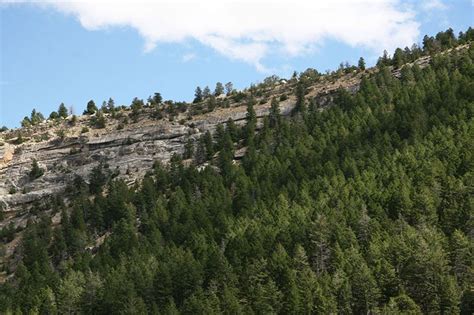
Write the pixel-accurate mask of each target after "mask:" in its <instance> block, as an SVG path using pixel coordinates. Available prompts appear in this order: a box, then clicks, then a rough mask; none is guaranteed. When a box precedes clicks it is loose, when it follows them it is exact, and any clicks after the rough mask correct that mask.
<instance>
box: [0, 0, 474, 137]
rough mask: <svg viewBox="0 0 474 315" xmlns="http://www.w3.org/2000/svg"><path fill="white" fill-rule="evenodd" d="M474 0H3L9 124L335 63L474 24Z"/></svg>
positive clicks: (370, 58) (2, 109)
mask: <svg viewBox="0 0 474 315" xmlns="http://www.w3.org/2000/svg"><path fill="white" fill-rule="evenodd" d="M473 12H474V0H453V1H448V0H419V1H416V0H364V1H362V0H359V1H348V0H332V1H316V0H312V1H308V0H292V1H288V0H273V1H270V0H252V1H251V0H233V1H228V0H227V1H226V0H220V1H217V0H200V1H194V2H191V1H180V0H173V1H171V0H166V1H162V0H158V1H133V2H132V1H120V0H119V1H113V2H112V1H98V0H96V1H74V2H73V1H64V0H63V1H59V2H58V1H43V2H39V1H34V2H29V1H5V0H0V126H2V125H6V126H7V127H9V128H14V127H18V126H19V123H20V121H21V119H22V118H23V117H24V116H27V115H29V114H30V113H31V110H32V109H33V108H35V109H36V110H37V111H40V112H42V113H43V114H44V115H45V116H46V117H47V116H49V113H50V112H51V111H53V110H57V108H58V106H59V104H60V103H61V102H64V103H65V104H66V106H68V107H72V108H73V111H74V113H75V114H80V113H82V111H83V110H84V108H85V107H86V104H87V102H88V101H89V100H91V99H93V100H94V101H95V102H96V104H97V105H99V106H100V105H101V104H102V102H103V101H104V100H107V99H109V97H112V98H113V99H114V100H115V103H116V104H117V105H130V103H131V100H132V99H133V98H134V97H138V98H143V99H146V98H147V97H148V96H149V95H153V93H155V92H160V93H161V94H162V95H163V97H164V99H171V100H175V101H191V100H192V99H193V95H194V90H195V88H196V86H201V87H204V86H206V85H208V86H209V87H210V88H211V90H212V89H213V88H214V87H215V84H216V82H223V83H226V82H229V81H231V82H233V84H234V87H235V88H237V89H242V88H245V87H248V86H249V85H250V84H252V83H257V82H260V81H262V80H263V79H264V78H265V77H267V76H270V75H273V74H276V75H278V76H280V77H289V76H291V74H292V73H293V71H298V72H301V71H304V70H305V69H307V68H315V69H317V70H318V71H320V72H324V71H326V70H327V69H331V70H333V69H336V68H337V67H338V66H339V64H340V63H341V62H346V61H347V62H349V63H350V64H356V63H357V60H358V59H359V57H360V56H363V57H364V58H365V59H366V61H367V64H368V65H369V66H370V65H373V64H374V63H375V62H376V60H377V58H378V56H380V55H381V54H382V52H383V51H384V50H385V49H386V50H387V51H388V52H389V53H393V51H394V49H395V48H396V47H402V48H403V47H405V46H408V47H410V46H411V45H412V44H413V43H418V44H419V43H421V40H422V38H423V36H424V35H425V34H428V35H435V34H436V33H437V32H439V31H442V30H446V29H447V28H449V27H451V28H452V29H453V30H454V31H455V33H458V32H459V31H465V30H466V29H467V28H468V27H469V26H473V24H474V23H473V21H474V17H473V14H474V13H473Z"/></svg>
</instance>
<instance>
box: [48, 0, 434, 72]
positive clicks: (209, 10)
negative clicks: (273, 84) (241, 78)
mask: <svg viewBox="0 0 474 315" xmlns="http://www.w3.org/2000/svg"><path fill="white" fill-rule="evenodd" d="M431 2H439V1H431ZM401 4H402V3H401V2H400V1H397V0H362V1H350V0H333V1H315V0H313V1H308V0H292V1H289V0H285V1H283V0H273V1H271V0H253V1H251V0H234V1H232V0H201V1H199V2H190V1H182V0H173V1H171V0H165V1H163V0H158V1H153V2H151V1H149V2H146V1H145V2H142V1H138V2H124V1H114V2H109V1H107V2H103V1H80V2H77V1H74V2H72V1H71V2H67V1H48V2H46V3H45V2H43V3H42V4H41V5H42V6H46V7H49V8H51V7H53V8H55V9H56V10H59V11H61V12H63V13H65V14H71V15H73V16H75V17H76V18H77V19H78V20H79V21H80V23H81V24H82V26H83V27H85V28H86V29H88V30H100V29H104V28H109V27H115V26H129V27H132V28H134V29H136V30H137V31H138V32H139V34H140V35H141V36H142V37H143V38H144V40H145V45H144V49H145V50H146V51H149V50H152V49H154V48H155V47H156V45H158V44H160V43H176V42H178V43H179V42H185V41H187V40H189V39H194V40H197V41H198V42H200V43H202V44H204V45H207V46H209V47H212V48H213V49H214V50H216V51H217V52H219V53H220V54H222V55H225V56H227V57H229V58H232V59H237V60H241V61H244V62H246V63H249V64H252V65H254V66H255V67H256V68H257V69H258V70H260V71H265V70H266V68H265V66H264V61H265V57H267V56H268V55H270V54H287V55H291V56H295V55H300V54H304V53H306V52H308V51H311V50H312V49H314V47H318V46H321V45H322V44H323V43H324V41H325V40H326V39H334V40H338V41H341V42H344V43H346V44H348V45H351V46H359V47H364V48H368V49H370V50H372V51H373V52H374V53H377V54H379V53H381V52H382V51H383V49H388V50H393V49H394V48H396V47H399V46H400V47H404V46H407V45H410V44H412V43H413V42H415V41H416V39H417V37H418V35H419V23H418V22H417V21H416V20H415V16H416V14H415V12H413V11H412V10H411V9H410V8H409V7H408V6H405V5H401ZM436 5H438V6H439V4H431V6H436Z"/></svg>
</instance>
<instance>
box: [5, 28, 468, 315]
mask: <svg viewBox="0 0 474 315" xmlns="http://www.w3.org/2000/svg"><path fill="white" fill-rule="evenodd" d="M463 36H464V37H465V36H472V35H471V33H469V34H466V35H464V34H463ZM464 37H463V38H464ZM450 38H451V39H452V37H450V35H449V33H448V34H444V35H442V36H439V37H438V38H437V39H436V42H439V44H440V45H455V44H456V41H453V40H450ZM463 40H464V39H463ZM410 51H411V52H410V54H411V53H413V49H412V50H410ZM403 53H404V56H403V58H405V59H404V60H405V61H407V60H409V58H412V57H407V55H406V51H405V50H403ZM386 57H387V59H386V60H385V59H384V60H383V63H385V62H387V64H383V65H381V68H380V69H379V70H380V71H378V72H376V73H374V74H367V77H365V78H364V79H363V80H362V82H361V85H360V89H359V90H358V91H357V92H354V94H351V93H348V92H347V91H344V90H342V89H341V90H340V91H338V92H337V95H336V96H335V97H334V104H333V106H330V107H328V108H327V109H325V110H324V111H320V110H316V109H315V105H314V102H310V104H313V105H311V106H310V108H309V109H305V110H304V111H303V112H304V113H305V114H304V115H295V116H294V117H290V118H288V119H283V118H282V117H281V116H280V113H279V108H278V102H277V100H275V99H273V100H272V105H271V111H270V115H269V117H268V118H267V119H262V120H263V122H262V124H260V125H259V127H260V129H259V130H258V132H257V118H256V114H255V110H254V108H253V106H254V100H253V99H252V98H249V99H248V103H247V106H248V108H247V117H246V122H245V125H243V127H242V128H241V127H239V126H238V125H236V124H235V123H234V122H233V121H232V120H229V121H228V122H227V123H226V126H225V127H224V125H219V126H218V127H217V128H216V131H215V133H214V134H211V133H205V134H204V135H203V136H202V137H201V138H200V139H199V140H198V141H197V144H196V149H195V150H194V151H195V153H194V155H195V158H196V159H197V160H199V161H198V163H199V164H201V163H204V162H207V163H208V164H209V165H210V166H208V167H206V168H202V167H200V168H199V170H198V169H197V168H196V167H195V166H194V165H191V166H189V167H185V166H184V165H183V163H182V160H181V158H180V157H178V156H174V157H173V158H172V159H171V161H170V163H169V165H161V164H160V163H158V162H157V163H155V165H154V167H153V169H152V170H150V172H149V173H148V174H147V175H146V176H145V178H144V179H143V181H142V182H141V183H140V184H135V185H133V186H132V187H128V186H127V184H126V183H125V182H123V181H121V180H114V181H111V180H109V177H110V176H109V175H108V172H107V170H106V167H105V165H99V166H98V167H97V168H95V169H94V170H93V171H92V173H91V176H90V179H89V186H87V185H86V184H85V183H84V181H82V180H81V179H80V178H77V179H76V180H75V181H74V183H73V185H72V186H71V188H70V189H69V193H70V194H69V203H70V205H67V206H66V205H64V204H62V205H59V204H58V205H56V206H55V207H56V208H61V223H60V225H55V226H54V227H53V228H52V227H51V221H50V219H49V217H48V216H41V215H40V211H39V210H38V209H36V213H38V218H37V219H36V220H35V221H31V222H30V223H29V224H28V226H27V227H26V229H25V230H24V231H23V232H22V234H23V236H22V245H21V251H19V252H20V253H21V257H20V256H19V258H20V262H19V264H18V266H17V268H16V271H15V273H14V275H13V276H12V277H10V278H8V280H7V281H6V282H5V283H4V284H2V285H1V286H0V292H1V294H0V311H1V312H4V313H8V312H10V311H11V312H13V311H15V312H22V313H34V312H39V313H52V314H54V313H87V314H115V313H132V314H144V313H150V314H155V313H165V314H180V313H185V314H186V313H189V314H221V313H229V314H274V313H278V314H339V313H340V314H369V313H370V314H378V313H381V314H420V313H426V314H458V313H461V314H470V313H472V307H473V304H474V302H473V301H474V296H473V294H472V283H473V279H474V277H473V272H472V270H474V265H473V262H474V259H473V252H474V251H473V245H472V244H473V242H472V223H473V222H472V211H473V208H472V207H473V203H472V187H473V176H472V174H473V172H474V162H473V155H472V153H471V152H473V151H474V149H473V142H472V138H473V134H474V129H473V128H474V124H473V119H474V105H473V102H474V97H473V94H472V92H471V91H472V73H473V69H474V61H473V59H474V50H473V48H470V49H468V50H459V51H453V52H452V53H449V54H446V55H443V56H439V57H437V58H434V59H433V61H432V63H431V64H430V65H429V66H427V67H426V68H424V69H420V68H418V67H416V66H413V67H411V68H408V67H407V69H406V70H403V69H404V68H403V69H402V70H403V73H402V76H401V78H400V79H398V78H395V77H393V76H392V75H391V73H390V71H389V70H388V68H387V67H388V66H389V65H391V63H392V62H393V60H392V59H389V58H388V55H387V56H386ZM305 78H306V76H305ZM305 80H306V79H305ZM294 82H295V83H296V76H295V78H294ZM297 90H298V89H297ZM298 94H300V96H302V97H301V99H302V100H304V91H303V93H301V90H300V91H299V92H298V93H297V95H298ZM300 105H301V104H300ZM189 143H190V144H189V145H187V149H186V150H187V152H186V153H185V155H184V157H186V158H188V157H189V156H190V155H192V154H193V150H192V149H191V143H192V142H191V140H190V142H189ZM237 150H239V151H241V152H243V151H246V154H245V156H244V157H243V158H242V159H241V161H237V162H235V161H234V160H233V156H234V154H236V153H237ZM216 155H217V158H215V157H216ZM236 155H237V154H236ZM87 188H88V189H87ZM102 192H104V193H102ZM91 194H92V195H91ZM32 210H33V209H32ZM3 233H4V236H3V239H5V240H7V239H11V237H12V233H15V232H11V230H10V228H8V230H5V232H3V230H2V235H3ZM99 239H100V240H101V241H103V244H102V245H100V246H96V242H97V243H99V242H98V240H99Z"/></svg>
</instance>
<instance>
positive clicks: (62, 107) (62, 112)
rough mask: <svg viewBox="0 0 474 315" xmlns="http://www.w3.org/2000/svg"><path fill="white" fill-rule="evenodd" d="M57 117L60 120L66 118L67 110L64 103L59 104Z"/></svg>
mask: <svg viewBox="0 0 474 315" xmlns="http://www.w3.org/2000/svg"><path fill="white" fill-rule="evenodd" d="M58 116H59V117H61V118H66V117H67V116H68V110H67V108H66V106H65V105H64V103H61V104H60V105H59V108H58Z"/></svg>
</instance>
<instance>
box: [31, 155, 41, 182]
mask: <svg viewBox="0 0 474 315" xmlns="http://www.w3.org/2000/svg"><path fill="white" fill-rule="evenodd" d="M43 174H44V170H43V169H42V168H40V167H39V165H38V161H36V159H33V162H32V163H31V171H30V174H29V175H30V179H31V180H34V179H37V178H38V177H41V176H43Z"/></svg>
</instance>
